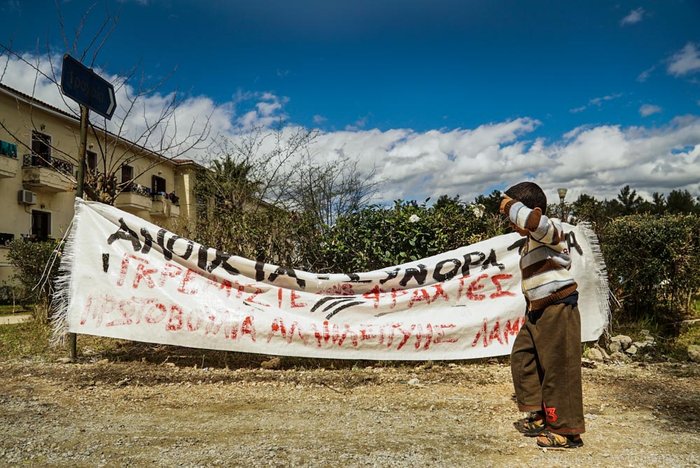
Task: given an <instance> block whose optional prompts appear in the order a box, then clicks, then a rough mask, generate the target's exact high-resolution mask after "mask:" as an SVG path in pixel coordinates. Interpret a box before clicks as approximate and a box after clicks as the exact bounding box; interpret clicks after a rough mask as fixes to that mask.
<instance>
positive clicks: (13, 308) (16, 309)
mask: <svg viewBox="0 0 700 468" xmlns="http://www.w3.org/2000/svg"><path fill="white" fill-rule="evenodd" d="M33 307H34V306H32V305H20V304H15V305H12V304H7V305H0V315H13V314H20V313H28V312H31V311H32V309H33Z"/></svg>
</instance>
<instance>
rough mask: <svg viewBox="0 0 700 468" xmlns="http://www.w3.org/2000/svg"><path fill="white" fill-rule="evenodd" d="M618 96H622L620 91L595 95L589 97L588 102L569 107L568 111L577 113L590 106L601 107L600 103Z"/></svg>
mask: <svg viewBox="0 0 700 468" xmlns="http://www.w3.org/2000/svg"><path fill="white" fill-rule="evenodd" d="M620 97H622V93H615V94H609V95H607V96H600V97H595V98H593V99H591V100H590V101H588V103H587V104H585V105H583V106H580V107H575V108H573V109H569V112H571V113H572V114H578V113H579V112H583V111H585V110H586V109H588V108H590V107H602V105H603V104H604V103H605V102H608V101H612V100H615V99H618V98H620Z"/></svg>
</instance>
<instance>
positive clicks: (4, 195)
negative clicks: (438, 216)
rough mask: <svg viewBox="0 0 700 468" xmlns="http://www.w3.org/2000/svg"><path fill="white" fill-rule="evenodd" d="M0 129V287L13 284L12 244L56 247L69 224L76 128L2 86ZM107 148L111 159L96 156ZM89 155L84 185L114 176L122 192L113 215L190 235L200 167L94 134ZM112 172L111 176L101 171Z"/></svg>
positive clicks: (76, 121)
mask: <svg viewBox="0 0 700 468" xmlns="http://www.w3.org/2000/svg"><path fill="white" fill-rule="evenodd" d="M0 122H2V125H1V126H0V214H1V215H0V285H2V283H3V282H4V281H7V280H8V279H9V278H10V277H11V276H12V268H11V266H10V264H9V262H8V260H7V250H8V249H7V247H6V245H7V244H8V243H9V242H10V241H11V240H13V239H17V238H31V239H36V240H47V239H60V238H62V237H63V235H64V233H65V231H66V229H67V227H68V226H69V224H70V221H71V219H72V217H73V203H74V199H75V190H76V180H77V179H76V176H77V166H76V164H77V162H78V157H77V154H78V142H79V134H80V121H79V119H77V118H75V117H74V116H73V115H71V114H69V113H66V112H64V111H62V110H61V109H58V108H56V107H53V106H51V105H49V104H46V103H44V102H40V101H37V100H36V99H34V98H32V97H31V96H28V95H26V94H24V93H22V92H19V91H17V90H15V89H12V88H10V87H7V86H5V85H2V84H0ZM98 138H99V141H98ZM107 142H108V143H110V145H111V146H110V151H100V150H99V148H103V147H104V146H105V144H106V143H107ZM101 145H102V146H101ZM87 147H88V150H87V155H86V163H87V170H88V174H87V177H88V178H89V177H93V178H99V176H100V174H104V173H113V174H114V175H115V176H116V177H115V178H114V179H116V180H111V183H115V184H118V186H119V187H120V189H122V190H123V191H122V192H121V193H120V194H119V195H118V196H117V198H116V199H115V200H114V205H115V206H116V207H118V208H120V209H123V210H125V211H129V212H131V213H134V214H136V215H138V216H140V217H142V218H144V219H146V220H148V221H151V222H153V223H154V224H157V225H159V226H163V227H166V228H170V229H176V230H177V229H178V227H179V228H189V229H190V230H191V229H193V227H194V222H195V219H196V209H195V207H196V203H195V200H194V192H193V182H194V176H195V173H196V171H197V170H198V169H199V168H200V167H201V166H199V165H198V164H196V163H194V162H193V161H190V160H184V159H177V160H172V159H168V158H165V157H163V156H161V155H159V154H157V153H154V152H152V151H150V150H147V149H145V148H143V147H141V146H138V145H136V144H134V143H133V142H130V141H128V140H126V139H123V138H119V137H118V136H116V135H113V134H111V133H109V132H104V131H102V130H97V138H96V137H95V134H94V132H89V134H88V140H87ZM103 154H106V156H103ZM115 164H116V165H115ZM110 166H112V167H113V170H112V171H103V170H102V168H104V167H110ZM107 182H108V183H110V181H109V180H108V181H107Z"/></svg>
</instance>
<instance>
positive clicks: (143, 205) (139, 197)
mask: <svg viewBox="0 0 700 468" xmlns="http://www.w3.org/2000/svg"><path fill="white" fill-rule="evenodd" d="M114 206H116V207H117V208H119V209H121V210H125V211H149V212H150V211H152V209H153V200H152V199H151V190H150V189H149V188H147V187H144V186H142V185H139V184H134V183H130V184H128V185H127V186H126V187H125V188H124V189H123V191H122V193H120V194H119V195H118V196H117V199H116V201H115V202H114Z"/></svg>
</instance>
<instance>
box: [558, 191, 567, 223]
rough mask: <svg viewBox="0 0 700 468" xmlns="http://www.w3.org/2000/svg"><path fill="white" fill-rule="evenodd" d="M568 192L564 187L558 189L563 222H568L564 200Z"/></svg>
mask: <svg viewBox="0 0 700 468" xmlns="http://www.w3.org/2000/svg"><path fill="white" fill-rule="evenodd" d="M566 192H567V189H566V188H564V187H562V188H558V189H557V193H558V194H559V205H560V208H561V220H562V221H566V220H565V219H564V218H565V216H566V215H565V213H564V198H566Z"/></svg>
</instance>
